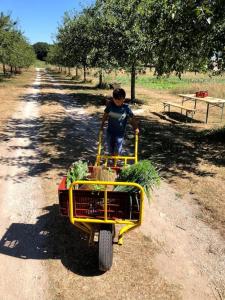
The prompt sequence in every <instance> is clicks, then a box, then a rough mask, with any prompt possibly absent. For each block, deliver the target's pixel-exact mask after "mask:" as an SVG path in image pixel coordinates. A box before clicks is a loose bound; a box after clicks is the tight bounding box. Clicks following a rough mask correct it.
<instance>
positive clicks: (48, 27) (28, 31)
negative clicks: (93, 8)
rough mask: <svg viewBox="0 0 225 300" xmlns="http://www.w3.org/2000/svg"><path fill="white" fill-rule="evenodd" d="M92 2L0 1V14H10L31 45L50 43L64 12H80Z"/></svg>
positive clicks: (86, 0)
mask: <svg viewBox="0 0 225 300" xmlns="http://www.w3.org/2000/svg"><path fill="white" fill-rule="evenodd" d="M94 2H95V1H94V0H61V1H60V0H36V1H34V0H0V12H4V13H11V17H12V19H13V20H18V21H19V28H20V29H21V30H22V32H23V33H24V35H25V36H26V37H27V38H28V40H29V41H30V43H31V44H34V43H36V42H47V43H52V42H53V39H52V38H54V35H55V33H56V32H57V26H58V24H59V23H61V22H62V17H63V14H64V12H65V11H71V10H73V9H75V10H82V8H84V7H86V6H87V5H89V4H91V3H94Z"/></svg>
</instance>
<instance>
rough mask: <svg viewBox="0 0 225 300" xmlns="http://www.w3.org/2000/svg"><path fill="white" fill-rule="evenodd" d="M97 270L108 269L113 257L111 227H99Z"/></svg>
mask: <svg viewBox="0 0 225 300" xmlns="http://www.w3.org/2000/svg"><path fill="white" fill-rule="evenodd" d="M98 244H99V245H98V247H99V250H98V259H99V270H101V271H104V272H105V271H108V270H109V269H110V268H111V266H112V259H113V234H112V227H111V226H110V227H104V228H102V229H101V228H100V231H99V242H98Z"/></svg>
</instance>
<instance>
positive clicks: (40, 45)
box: [33, 42, 50, 61]
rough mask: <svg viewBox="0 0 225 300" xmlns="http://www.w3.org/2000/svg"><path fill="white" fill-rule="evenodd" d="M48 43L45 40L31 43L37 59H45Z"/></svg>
mask: <svg viewBox="0 0 225 300" xmlns="http://www.w3.org/2000/svg"><path fill="white" fill-rule="evenodd" d="M49 47H50V45H49V44H48V43H45V42H37V43H35V44H33V48H34V52H35V54H36V57H37V59H39V60H42V61H45V60H46V57H47V55H48V51H49Z"/></svg>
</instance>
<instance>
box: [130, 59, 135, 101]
mask: <svg viewBox="0 0 225 300" xmlns="http://www.w3.org/2000/svg"><path fill="white" fill-rule="evenodd" d="M135 71H136V69H135V66H134V65H133V66H132V68H131V103H134V102H135V75H136V74H135V73H136V72H135Z"/></svg>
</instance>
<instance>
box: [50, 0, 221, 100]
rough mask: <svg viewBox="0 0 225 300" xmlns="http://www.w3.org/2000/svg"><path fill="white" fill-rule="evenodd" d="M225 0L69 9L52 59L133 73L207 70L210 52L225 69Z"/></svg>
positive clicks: (104, 3)
mask: <svg viewBox="0 0 225 300" xmlns="http://www.w3.org/2000/svg"><path fill="white" fill-rule="evenodd" d="M224 47H225V4H224V1H222V0H215V1H208V0H203V1H194V0H193V1H180V0H175V1H169V0H138V1H137V0H119V1H118V0H97V1H96V2H95V4H94V5H92V6H90V7H87V8H85V9H84V10H83V11H82V12H80V13H76V12H73V13H71V12H70V13H69V12H68V13H65V15H64V20H63V23H62V24H61V25H60V26H59V28H58V32H57V38H56V42H55V44H54V46H53V47H51V49H50V52H49V54H48V57H47V59H48V61H49V62H51V63H53V64H56V65H59V66H64V67H68V68H71V67H78V66H82V67H83V70H84V80H86V70H87V67H95V68H98V70H99V80H100V82H99V84H100V85H101V84H102V72H103V71H104V70H107V69H112V68H123V69H125V70H126V71H128V72H130V74H131V98H132V99H133V100H134V98H135V74H136V72H137V70H140V69H142V68H145V67H147V66H154V68H155V72H156V75H158V76H161V75H169V74H170V73H171V72H175V73H176V74H177V75H178V76H181V74H182V73H183V72H184V71H186V70H190V71H202V70H207V69H208V67H209V66H210V64H211V62H212V57H214V58H215V59H217V61H218V63H219V66H220V68H221V70H223V69H224V58H225V54H224Z"/></svg>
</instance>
